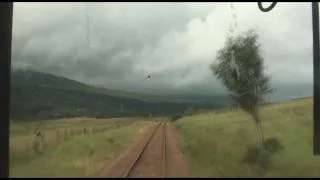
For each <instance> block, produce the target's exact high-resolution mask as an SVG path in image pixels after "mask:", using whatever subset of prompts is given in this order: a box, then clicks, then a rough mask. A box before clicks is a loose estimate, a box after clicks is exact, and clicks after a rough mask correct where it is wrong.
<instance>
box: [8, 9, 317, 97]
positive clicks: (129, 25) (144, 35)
mask: <svg viewBox="0 0 320 180" xmlns="http://www.w3.org/2000/svg"><path fill="white" fill-rule="evenodd" d="M86 5H87V8H88V12H89V14H90V16H89V18H90V26H89V30H90V44H88V42H87V39H86V38H87V37H86V36H87V30H88V27H87V24H86V14H85V12H86V6H85V4H83V3H35V4H33V3H15V10H14V27H13V53H12V59H13V67H28V68H33V69H37V70H41V71H45V72H50V73H54V74H59V75H63V76H67V77H70V78H74V79H77V80H80V81H83V82H86V83H90V84H96V85H102V86H105V87H109V88H113V89H114V88H115V89H126V90H132V91H141V92H142V91H144V92H153V93H156V92H158V93H164V92H180V93H200V94H210V93H211V94H212V93H216V94H219V93H223V92H225V89H224V88H223V87H222V85H221V84H220V82H219V81H217V80H216V79H215V78H214V77H213V76H212V74H211V72H210V69H209V64H210V63H212V62H213V61H214V59H215V54H216V52H217V50H218V49H219V48H221V47H222V46H223V43H224V40H225V34H226V32H227V30H228V26H229V24H230V23H231V21H232V15H231V12H230V10H229V3H88V4H86ZM309 6H310V5H309V4H308V3H307V4H306V3H278V5H277V6H276V7H275V9H274V10H273V11H272V12H270V13H261V12H259V10H258V8H257V5H256V3H236V4H235V12H236V14H237V18H238V29H237V30H238V31H237V33H239V32H242V31H245V30H247V29H249V28H255V29H256V30H257V32H258V33H259V35H260V42H261V47H262V51H263V56H264V58H265V61H266V66H267V71H268V73H270V74H271V75H272V77H273V84H274V85H275V86H276V87H277V88H278V89H279V91H278V92H284V91H287V89H286V88H285V87H283V86H281V85H283V84H285V86H286V87H289V86H295V85H296V86H299V87H306V88H309V89H310V86H309V85H310V83H311V79H312V54H311V52H312V48H311V47H312V46H311V45H312V41H311V35H312V34H311V32H312V31H311V16H310V7H309ZM88 46H90V47H88ZM148 74H150V75H151V76H152V80H150V81H147V80H146V79H145V77H146V76H147V75H148ZM305 84H307V85H305ZM308 84H309V85H308ZM301 91H305V90H301Z"/></svg>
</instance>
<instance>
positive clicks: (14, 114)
mask: <svg viewBox="0 0 320 180" xmlns="http://www.w3.org/2000/svg"><path fill="white" fill-rule="evenodd" d="M202 98H203V99H202V100H201V97H200V98H199V97H178V96H177V97H174V96H171V97H170V96H167V97H165V96H162V95H161V96H160V95H159V96H156V95H148V94H140V93H133V92H125V91H117V90H110V89H105V88H98V87H94V86H90V85H87V84H84V83H81V82H77V81H74V80H71V79H68V78H65V77H60V76H55V75H52V74H47V73H42V72H36V71H31V70H15V71H13V72H12V73H11V119H15V120H33V119H52V118H60V117H73V116H89V117H123V116H149V115H150V114H152V115H153V116H166V115H173V114H177V113H183V112H184V111H185V110H186V109H188V108H201V109H206V108H217V107H221V106H224V105H225V104H226V102H227V100H226V99H224V98H220V99H219V98H217V99H216V102H218V103H212V102H210V100H208V99H205V98H204V97H202ZM211 98H212V97H211ZM201 102H202V103H201ZM204 102H206V103H204Z"/></svg>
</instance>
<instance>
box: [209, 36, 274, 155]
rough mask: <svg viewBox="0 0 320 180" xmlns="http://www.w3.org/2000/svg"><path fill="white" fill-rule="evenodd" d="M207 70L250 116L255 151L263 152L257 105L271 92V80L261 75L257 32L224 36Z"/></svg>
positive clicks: (260, 57) (261, 60)
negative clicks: (214, 59)
mask: <svg viewBox="0 0 320 180" xmlns="http://www.w3.org/2000/svg"><path fill="white" fill-rule="evenodd" d="M210 67H211V70H212V72H213V74H214V75H215V76H216V77H217V78H218V79H219V80H220V81H221V82H222V84H223V85H224V86H225V87H226V88H227V90H228V92H229V95H230V97H231V98H232V100H233V101H234V102H235V103H236V104H237V105H238V106H239V107H241V108H242V109H243V110H245V111H246V112H248V113H249V114H250V115H251V116H252V118H253V120H254V122H255V125H256V130H257V138H258V144H257V145H258V149H259V150H260V152H261V151H263V150H264V147H263V141H264V137H263V131H262V128H261V119H260V116H259V106H260V105H261V104H262V103H264V102H265V96H266V95H267V94H268V93H271V92H272V91H273V89H272V88H271V87H270V79H271V78H270V77H269V76H267V75H266V74H265V73H264V66H263V57H262V56H261V55H260V45H259V43H258V35H257V33H256V32H255V31H254V30H249V31H247V32H245V33H244V34H241V35H238V36H236V37H231V36H229V37H227V40H226V43H225V45H224V47H223V48H221V49H220V50H219V51H218V53H217V56H216V61H215V62H214V63H213V64H211V66H210Z"/></svg>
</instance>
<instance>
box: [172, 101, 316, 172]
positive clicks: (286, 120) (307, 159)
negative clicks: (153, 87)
mask: <svg viewBox="0 0 320 180" xmlns="http://www.w3.org/2000/svg"><path fill="white" fill-rule="evenodd" d="M261 118H262V126H263V130H264V134H265V136H266V138H275V139H277V140H278V141H279V142H280V143H281V144H282V146H283V148H284V150H283V151H280V152H277V153H276V154H274V155H273V156H272V157H271V160H270V162H271V163H270V165H269V166H268V168H266V169H264V170H263V171H261V169H259V168H258V167H256V166H254V165H250V164H247V163H244V162H243V159H244V157H245V155H246V153H247V149H248V145H252V144H255V143H256V131H255V124H254V122H253V120H252V118H251V117H250V116H249V115H248V114H246V113H245V112H243V111H241V110H239V109H237V110H233V111H231V110H229V111H226V110H223V111H212V112H210V113H204V114H199V115H194V116H189V117H185V118H183V119H180V120H178V121H177V122H176V123H175V126H176V128H177V130H178V132H179V134H180V138H181V139H180V140H181V143H182V147H183V151H184V153H185V155H186V156H187V158H188V159H189V163H190V165H191V167H192V170H193V174H192V175H193V176H205V177H208V176H213V177H248V176H249V177H319V176H320V171H319V170H320V157H316V156H314V155H313V152H312V147H313V144H312V138H313V130H312V124H313V123H312V99H310V98H306V99H296V100H292V101H288V102H283V103H279V104H270V105H265V106H264V107H262V109H261Z"/></svg>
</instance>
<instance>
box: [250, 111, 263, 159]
mask: <svg viewBox="0 0 320 180" xmlns="http://www.w3.org/2000/svg"><path fill="white" fill-rule="evenodd" d="M252 117H253V120H254V121H255V124H256V130H257V140H258V144H257V145H258V150H259V153H262V152H263V151H264V136H263V132H262V126H261V120H260V117H259V112H258V110H257V109H255V110H254V111H253V112H252Z"/></svg>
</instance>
